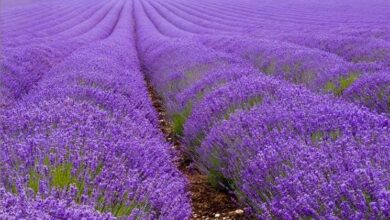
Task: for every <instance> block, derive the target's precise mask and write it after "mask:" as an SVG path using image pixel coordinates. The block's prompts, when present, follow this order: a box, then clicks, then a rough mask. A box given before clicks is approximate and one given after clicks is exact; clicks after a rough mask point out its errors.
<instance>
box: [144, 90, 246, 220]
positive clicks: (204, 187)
mask: <svg viewBox="0 0 390 220" xmlns="http://www.w3.org/2000/svg"><path fill="white" fill-rule="evenodd" d="M147 86H148V91H149V97H150V99H151V101H152V104H153V106H154V107H155V108H156V110H157V112H158V119H159V122H160V128H161V131H162V132H163V133H164V135H165V138H166V140H167V141H168V142H169V143H171V145H172V148H173V149H174V150H175V151H176V152H177V154H178V159H177V161H175V163H176V164H177V166H178V167H179V169H180V171H181V172H183V174H184V175H185V176H186V177H187V179H188V182H189V189H188V190H189V191H190V195H191V202H192V217H191V219H194V220H197V219H204V220H206V219H207V220H211V219H221V220H222V219H223V220H228V219H238V220H241V219H249V218H248V217H246V216H245V213H244V210H243V209H242V208H241V207H239V206H238V205H237V203H236V202H234V201H233V198H232V197H231V196H230V195H228V194H227V193H224V192H221V191H218V190H216V189H215V188H213V187H212V186H211V185H210V184H209V183H208V181H207V177H206V176H205V175H202V174H201V173H199V172H198V170H196V169H195V168H192V166H191V161H188V160H186V159H184V156H183V154H182V151H181V150H180V149H182V147H183V146H182V144H181V143H180V139H179V138H178V137H175V135H174V134H173V133H172V130H171V126H170V124H169V122H168V120H167V119H166V114H165V109H164V104H163V103H162V100H161V98H160V96H159V95H158V94H157V92H156V91H155V90H154V88H153V87H152V86H151V85H150V83H147Z"/></svg>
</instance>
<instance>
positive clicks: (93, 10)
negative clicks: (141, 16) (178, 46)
mask: <svg viewBox="0 0 390 220" xmlns="http://www.w3.org/2000/svg"><path fill="white" fill-rule="evenodd" d="M132 4H133V3H132V1H124V0H123V1H103V2H99V3H98V4H95V2H94V1H83V2H77V1H74V2H66V3H65V2H59V3H58V4H57V5H54V6H53V3H52V2H50V3H49V4H43V3H42V4H39V5H38V4H37V5H35V4H33V5H30V6H26V7H25V8H23V7H20V8H17V9H14V10H13V11H12V12H9V13H8V14H7V13H4V14H3V15H2V19H1V20H2V21H1V22H2V36H4V37H3V42H2V45H3V46H4V47H3V48H2V53H1V55H2V58H1V72H0V74H1V75H0V80H1V83H0V85H1V91H0V92H1V93H0V94H1V95H0V98H1V108H0V198H1V199H0V218H1V219H20V218H23V219H24V218H28V219H53V218H55V219H59V218H61V219H81V218H93V219H111V218H115V217H117V216H127V217H129V218H130V219H156V218H160V219H188V218H189V215H190V213H191V208H190V203H189V199H188V195H187V192H186V190H185V187H186V181H185V180H184V177H183V176H182V175H181V174H180V173H179V171H178V170H177V169H176V167H175V165H174V164H173V163H172V162H171V161H172V157H173V155H172V153H171V152H170V147H169V145H168V144H167V143H166V142H165V141H164V139H163V136H162V134H161V132H160V130H159V128H158V126H157V123H158V122H157V118H156V113H155V110H154V109H153V107H152V105H151V103H150V100H149V99H148V94H147V90H146V86H145V82H144V79H143V75H142V74H141V72H140V71H139V66H140V65H139V63H138V57H137V53H136V49H135V45H134V41H135V39H134V35H133V31H134V25H133V24H132V21H133V19H132V11H133V10H132ZM52 7H54V8H56V10H55V11H53V10H50V9H51V8H52ZM26 28H27V29H28V30H27V31H26Z"/></svg>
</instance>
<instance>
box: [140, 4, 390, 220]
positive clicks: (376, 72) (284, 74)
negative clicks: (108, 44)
mask: <svg viewBox="0 0 390 220" xmlns="http://www.w3.org/2000/svg"><path fill="white" fill-rule="evenodd" d="M306 3H307V5H306ZM344 3H346V6H349V5H348V4H352V3H351V2H350V1H344ZM362 3H363V2H362ZM267 4H269V5H267ZM328 4H329V5H328ZM384 4H385V2H380V1H378V2H375V3H371V4H370V3H365V4H363V5H362V6H356V4H354V7H356V8H352V10H351V11H350V12H349V13H348V12H346V13H345V14H346V16H345V17H344V14H340V15H337V14H334V16H338V17H335V18H333V19H329V18H328V16H326V15H325V14H323V13H319V14H318V17H316V15H314V14H313V15H312V16H310V15H307V16H303V17H300V14H301V13H303V12H300V11H299V10H298V9H302V10H303V11H306V12H308V11H309V10H310V9H312V10H314V9H318V10H320V11H326V10H327V7H330V8H331V9H332V10H335V11H337V10H343V9H344V8H343V7H345V5H344V6H343V4H342V3H341V4H340V5H338V3H336V2H330V3H324V5H319V6H316V5H311V4H310V1H299V2H298V3H294V2H290V5H292V6H291V7H294V6H296V7H297V9H296V10H297V11H298V12H295V11H294V10H292V11H290V10H287V8H286V5H287V4H286V3H285V2H284V3H282V2H272V3H270V2H265V1H260V2H259V1H245V2H244V3H241V2H240V3H238V2H226V1H212V2H209V1H207V2H206V1H196V2H195V1H177V0H174V1H169V2H166V1H135V15H136V22H137V26H136V27H137V28H136V30H137V36H138V41H137V45H138V49H139V54H140V57H141V62H142V64H143V66H144V69H145V73H146V76H147V78H148V79H149V80H150V81H151V82H152V84H153V85H154V86H155V87H156V89H157V91H158V92H159V93H160V94H161V96H162V97H163V99H164V101H165V103H166V109H167V112H168V116H169V118H170V120H171V122H172V126H173V130H174V131H175V132H176V133H177V134H178V135H180V136H182V139H183V141H184V142H185V144H186V146H187V148H186V149H185V151H186V152H187V153H188V155H189V156H190V157H192V159H193V160H194V161H195V163H196V165H197V166H198V167H199V168H200V169H201V170H202V171H203V172H205V173H206V174H208V176H209V180H210V181H211V183H212V184H214V185H216V186H218V185H222V186H223V187H225V188H227V189H228V190H231V191H232V192H234V193H235V195H236V196H237V198H238V199H239V200H240V201H241V202H243V203H244V204H246V205H247V206H248V207H250V208H251V210H252V212H253V214H254V216H256V217H257V218H259V219H295V218H297V219H300V218H314V219H322V218H325V219H366V218H367V219H368V218H373V219H387V218H389V217H390V190H389V187H390V176H389V174H390V172H389V171H390V170H389V168H390V166H389V165H390V148H389V146H390V135H389V134H390V126H389V125H390V124H389V123H390V121H389V117H388V113H389V109H390V102H389V101H390V99H389V98H390V90H389V88H390V83H389V81H388V80H387V79H388V75H389V69H388V67H389V65H390V63H389V59H388V58H389V56H390V51H389V48H390V47H388V36H389V33H390V32H388V30H389V25H388V24H387V23H386V22H384V21H388V20H389V19H390V18H389V17H388V16H387V17H386V13H385V12H387V13H388V12H389V10H386V9H385V5H384ZM266 6H267V7H268V6H269V7H270V8H267V7H266ZM246 7H247V8H246ZM283 7H284V8H283ZM289 7H290V6H289ZM300 7H302V8H300ZM304 7H307V8H304ZM316 7H319V8H316ZM364 7H369V8H370V9H372V10H374V11H377V12H378V13H379V12H380V14H374V13H373V14H372V15H370V16H368V17H367V18H366V20H364V19H363V21H360V20H362V19H361V18H360V17H359V16H358V14H359V13H361V12H362V10H363V9H364ZM279 10H280V11H279ZM278 12H283V13H285V14H282V15H280V14H278ZM267 13H269V14H267ZM289 13H291V14H289ZM287 14H289V15H287ZM268 15H270V16H271V17H268ZM283 15H285V16H283ZM321 16H325V17H324V18H322V17H321ZM349 16H350V17H349ZM381 16H382V17H381ZM310 19H313V20H310ZM357 21H358V22H362V24H361V27H356V26H358V25H359V23H356V22H357ZM376 21H377V22H376ZM375 22H376V23H375ZM341 24H343V25H345V26H344V27H339V26H341ZM276 25H278V26H276ZM365 25H366V26H367V27H365ZM359 28H361V29H362V30H361V35H360V34H358V33H360V32H359ZM370 28H371V29H370ZM376 28H382V29H380V30H379V29H376ZM349 34H353V35H357V36H354V37H351V36H348V35H349ZM316 39H319V40H316ZM326 93H333V95H332V94H326ZM338 97H341V98H338ZM362 105H365V106H366V107H370V109H369V108H366V107H363V106H362ZM380 113H384V114H380Z"/></svg>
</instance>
